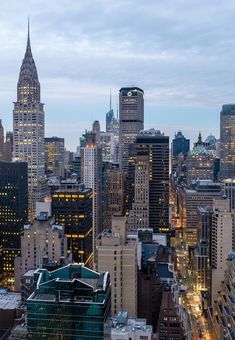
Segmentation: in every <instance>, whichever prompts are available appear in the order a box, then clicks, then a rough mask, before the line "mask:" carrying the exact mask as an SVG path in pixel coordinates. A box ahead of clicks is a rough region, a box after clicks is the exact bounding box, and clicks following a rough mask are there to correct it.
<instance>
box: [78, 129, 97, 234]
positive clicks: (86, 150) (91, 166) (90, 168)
mask: <svg viewBox="0 0 235 340" xmlns="http://www.w3.org/2000/svg"><path fill="white" fill-rule="evenodd" d="M81 183H83V184H84V185H85V187H86V188H90V189H92V191H93V216H92V221H93V232H94V238H95V237H96V236H97V235H99V233H100V232H101V229H102V228H101V224H102V206H101V188H102V151H101V148H100V146H99V145H98V143H96V134H95V133H93V132H90V133H88V134H87V138H86V142H85V147H82V148H81Z"/></svg>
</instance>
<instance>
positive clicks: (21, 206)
mask: <svg viewBox="0 0 235 340" xmlns="http://www.w3.org/2000/svg"><path fill="white" fill-rule="evenodd" d="M27 181H28V178H27V163H23V162H19V163H12V162H0V249H2V259H3V261H2V268H0V274H2V277H1V280H0V286H5V287H8V286H12V285H13V284H14V259H15V257H16V256H17V255H20V234H21V231H22V230H23V225H24V224H25V223H26V221H27V214H28V182H27Z"/></svg>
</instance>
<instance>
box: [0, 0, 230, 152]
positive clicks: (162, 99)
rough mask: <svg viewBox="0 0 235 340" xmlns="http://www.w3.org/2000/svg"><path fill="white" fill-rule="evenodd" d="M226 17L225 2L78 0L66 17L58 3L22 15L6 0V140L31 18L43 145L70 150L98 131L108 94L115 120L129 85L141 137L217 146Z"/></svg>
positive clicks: (225, 86)
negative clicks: (137, 104)
mask: <svg viewBox="0 0 235 340" xmlns="http://www.w3.org/2000/svg"><path fill="white" fill-rule="evenodd" d="M123 9H125V11H124V13H123ZM228 9H229V11H228ZM234 11H235V5H234V4H233V3H232V1H228V2H226V4H224V3H223V4H221V3H219V2H218V1H216V2H214V6H210V5H208V4H204V3H203V2H202V1H200V2H199V3H198V2H197V4H195V5H194V4H193V3H192V1H190V2H186V1H180V2H178V3H177V4H170V2H169V1H164V2H162V3H161V4H156V3H155V2H154V1H150V2H148V5H145V4H141V5H138V6H134V1H128V2H126V1H125V2H123V1H119V2H118V3H115V2H114V1H111V2H110V1H109V2H107V1H92V2H91V1H84V2H83V4H75V3H73V2H70V3H69V4H68V3H67V6H66V8H64V7H63V1H61V2H60V3H56V4H55V2H54V1H51V2H50V4H48V3H46V2H45V3H44V2H42V3H40V4H38V5H37V4H35V3H33V2H29V4H28V7H27V12H28V13H26V11H25V8H22V7H21V6H20V4H18V3H17V2H16V1H14V0H12V1H10V3H8V4H3V5H2V12H1V14H0V19H1V20H0V21H1V23H0V27H1V32H2V33H1V36H0V41H1V45H2V46H3V48H2V53H1V56H0V65H2V66H0V74H1V80H0V88H1V89H2V91H1V93H0V102H1V117H2V120H3V125H4V129H5V131H6V130H11V129H12V117H11V111H12V101H14V100H15V99H16V98H15V90H16V86H15V83H16V80H17V75H18V72H19V68H20V64H21V58H22V55H23V53H24V50H25V44H26V38H27V16H28V15H29V16H30V22H31V44H32V49H33V51H34V58H35V62H36V64H37V67H38V73H39V76H40V81H41V88H42V101H43V102H44V103H45V104H46V105H45V113H46V136H54V135H56V136H58V137H64V138H65V144H66V147H67V148H68V149H70V150H71V151H75V147H76V145H77V144H78V142H79V136H80V135H81V133H82V132H83V131H84V129H85V128H91V125H92V122H93V121H94V120H96V119H99V120H100V122H101V128H102V129H103V130H104V127H105V124H104V123H105V113H106V112H107V111H108V109H109V89H110V88H112V93H113V94H114V98H113V108H114V110H115V111H116V105H117V101H118V91H119V89H120V88H121V87H123V86H131V85H134V86H139V87H141V88H143V90H144V91H145V117H146V119H145V129H148V128H150V127H153V128H155V129H160V130H161V131H163V132H165V134H166V135H170V137H171V138H172V137H173V136H174V133H175V132H177V130H178V129H181V130H182V131H183V133H184V135H185V136H186V137H187V138H190V139H191V140H192V141H195V140H196V137H197V135H198V131H199V130H201V131H202V135H203V138H206V136H207V135H208V134H209V133H212V134H215V135H216V137H217V138H218V137H219V113H220V111H221V107H222V105H223V104H226V103H232V102H234V101H235V100H233V98H234V94H233V92H232V89H233V87H234V86H233V79H232V77H231V76H230V74H232V71H233V55H234V53H235V51H233V48H232V46H233V45H234V35H233V30H232V28H233V26H232V25H233V13H234ZM208 12H210V13H211V15H207V13H208ZM19 14H20V15H19ZM128 15H131V18H132V20H131V24H130V23H129V21H128ZM140 15H141V22H140V21H139V20H138V18H139V16H140ZM9 17H10V18H11V19H12V20H9ZM189 33H190V34H189ZM55 60H56V62H55ZM91 98H92V100H91ZM68 114H69V115H70V120H68V119H67V117H68ZM192 120H193V122H194V124H193V126H192ZM211 121H213V122H214V123H213V124H211ZM202 123H203V124H202Z"/></svg>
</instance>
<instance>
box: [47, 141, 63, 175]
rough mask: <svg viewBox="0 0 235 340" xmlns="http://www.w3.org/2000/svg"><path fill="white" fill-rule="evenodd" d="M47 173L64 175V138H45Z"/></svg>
mask: <svg viewBox="0 0 235 340" xmlns="http://www.w3.org/2000/svg"><path fill="white" fill-rule="evenodd" d="M45 162H46V174H47V175H49V176H50V175H51V176H57V177H64V138H59V137H47V138H45Z"/></svg>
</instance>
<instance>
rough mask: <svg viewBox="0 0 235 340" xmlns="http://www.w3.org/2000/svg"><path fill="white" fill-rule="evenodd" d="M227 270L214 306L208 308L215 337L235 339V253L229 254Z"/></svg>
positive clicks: (217, 339)
mask: <svg viewBox="0 0 235 340" xmlns="http://www.w3.org/2000/svg"><path fill="white" fill-rule="evenodd" d="M226 264H227V265H226V271H225V274H224V278H223V281H222V282H221V286H220V290H219V292H218V295H217V296H216V300H215V301H213V306H212V308H211V309H209V310H208V323H209V326H210V330H211V335H212V337H213V339H215V340H220V339H234V334H235V321H234V301H235V291H234V277H235V253H234V252H231V253H229V254H228V257H227V263H226Z"/></svg>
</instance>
